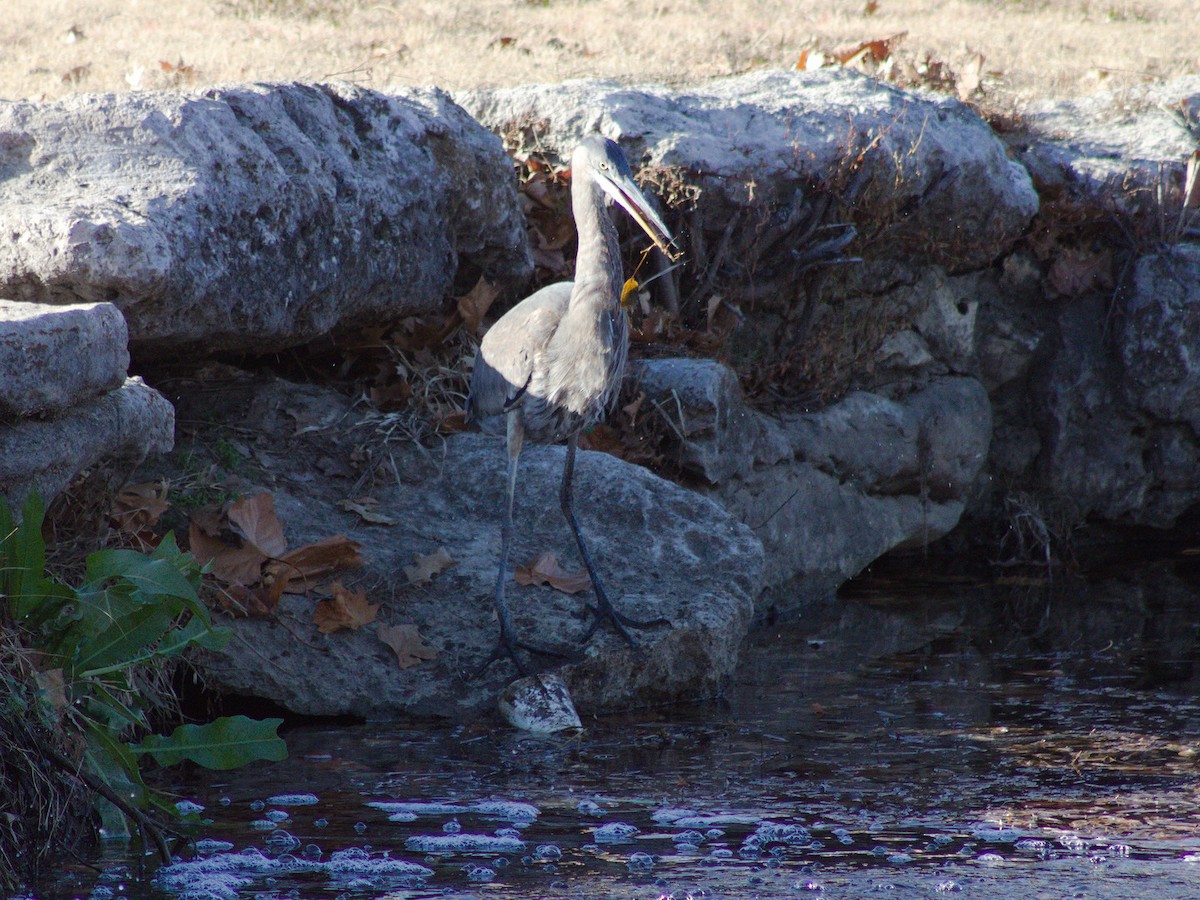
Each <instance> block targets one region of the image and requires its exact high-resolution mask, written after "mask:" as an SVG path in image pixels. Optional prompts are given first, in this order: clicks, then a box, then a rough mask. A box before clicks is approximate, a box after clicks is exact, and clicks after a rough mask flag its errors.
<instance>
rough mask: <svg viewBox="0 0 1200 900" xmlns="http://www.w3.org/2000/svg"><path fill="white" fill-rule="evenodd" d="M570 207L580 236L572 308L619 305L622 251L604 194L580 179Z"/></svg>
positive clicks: (589, 182)
mask: <svg viewBox="0 0 1200 900" xmlns="http://www.w3.org/2000/svg"><path fill="white" fill-rule="evenodd" d="M571 204H572V206H573V207H574V214H575V229H576V231H577V232H578V235H579V250H578V251H577V253H576V256H575V289H574V290H573V291H572V293H571V304H572V305H576V304H577V303H589V304H598V305H600V306H603V307H608V306H616V305H619V304H620V302H621V248H620V244H619V243H618V241H617V228H616V226H615V225H614V224H613V221H612V216H611V215H610V213H609V211H608V206H607V203H606V202H605V195H604V191H602V190H601V189H600V188H599V187H598V186H597V185H596V184H595V182H593V181H592V180H591V179H590V178H581V179H579V180H578V181H575V182H573V183H572V185H571Z"/></svg>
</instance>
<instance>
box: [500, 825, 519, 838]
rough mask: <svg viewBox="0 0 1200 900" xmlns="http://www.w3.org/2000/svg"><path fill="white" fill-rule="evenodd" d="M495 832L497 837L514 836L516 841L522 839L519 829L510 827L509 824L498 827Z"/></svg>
mask: <svg viewBox="0 0 1200 900" xmlns="http://www.w3.org/2000/svg"><path fill="white" fill-rule="evenodd" d="M495 834H496V837H502V838H512V839H513V840H514V841H519V840H520V839H521V832H519V831H517V829H515V828H508V827H507V826H506V827H504V828H497V829H496V831H495Z"/></svg>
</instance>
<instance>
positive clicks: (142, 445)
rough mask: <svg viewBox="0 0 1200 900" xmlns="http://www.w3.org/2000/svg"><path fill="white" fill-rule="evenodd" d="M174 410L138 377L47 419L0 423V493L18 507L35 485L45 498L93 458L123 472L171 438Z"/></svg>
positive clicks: (165, 448) (170, 443)
mask: <svg viewBox="0 0 1200 900" xmlns="http://www.w3.org/2000/svg"><path fill="white" fill-rule="evenodd" d="M174 428H175V411H174V409H173V408H172V407H171V404H170V403H168V402H167V401H166V400H165V399H164V398H163V396H162V395H161V394H160V393H158V391H156V390H154V389H152V388H150V387H147V386H146V384H145V383H143V382H142V380H141V379H140V378H129V379H126V380H125V381H124V383H123V384H122V385H121V387H119V388H118V389H117V390H115V391H109V392H108V393H106V394H102V395H101V396H99V397H97V398H94V399H90V400H85V401H83V402H81V403H78V404H76V405H75V406H72V407H71V408H70V409H68V410H66V411H64V412H62V413H60V414H59V415H58V416H57V417H55V418H53V419H19V420H16V421H14V422H9V423H6V424H0V496H2V497H4V498H5V499H6V500H8V503H9V505H10V506H12V507H15V508H19V507H20V506H21V504H22V503H23V502H24V499H25V496H26V495H27V494H28V492H29V491H30V490H31V489H33V488H36V489H37V491H38V493H39V494H40V495H41V497H42V499H43V500H44V501H46V502H49V500H50V499H51V498H53V497H54V496H55V495H57V494H58V493H59V492H60V491H61V490H62V489H63V488H65V487H66V486H67V485H68V484H70V482H71V481H72V479H74V478H75V476H76V475H78V474H79V473H80V472H82V471H83V470H84V469H87V468H89V467H91V466H93V465H96V464H97V463H105V464H107V465H109V466H112V467H114V468H115V469H116V470H117V474H118V475H123V474H127V473H128V471H129V470H131V469H132V468H133V467H134V466H136V465H137V464H138V463H140V462H141V461H142V460H143V459H144V458H145V457H146V456H147V455H148V454H150V453H165V452H167V451H168V450H170V449H171V447H172V446H173V445H174V440H175V431H174Z"/></svg>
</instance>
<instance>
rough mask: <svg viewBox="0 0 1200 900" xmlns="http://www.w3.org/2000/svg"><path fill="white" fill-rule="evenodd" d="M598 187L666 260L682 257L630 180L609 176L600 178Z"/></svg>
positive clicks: (657, 216) (637, 188)
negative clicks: (627, 215)
mask: <svg viewBox="0 0 1200 900" xmlns="http://www.w3.org/2000/svg"><path fill="white" fill-rule="evenodd" d="M600 185H601V187H603V188H604V190H605V192H606V193H608V195H609V196H610V197H612V198H613V199H614V200H616V201H617V202H618V203H620V204H621V206H622V207H624V209H625V212H627V213H629V215H630V216H631V217H632V218H633V221H635V222H637V223H638V225H640V226H641V228H642V231H644V232H646V234H647V235H649V237H650V240H652V241H654V245H655V246H656V247H658V249H659V250H661V251H662V252H663V253H665V254H666V256H667V258H668V259H670V260H671V261H674V260H676V259H678V258H679V257H680V256H681V255H682V254H681V253H680V252H679V251H678V250H676V249H675V247H674V246H672V245H673V244H674V242H675V239H674V238H673V237H671V232H670V230H669V229H668V228H667V226H666V224H665V223H664V222H663V220H662V219H661V218H659V215H658V213H656V212H655V211H654V208H653V207H652V206H651V205H650V203H649V201H648V200H647V199H646V195H645V194H643V193H642V191H641V189H640V188H639V187H638V186H637V185H636V184H634V183H633V181H632V180H631V179H629V178H626V177H624V176H618V177H616V178H613V177H611V176H609V177H605V178H601V179H600Z"/></svg>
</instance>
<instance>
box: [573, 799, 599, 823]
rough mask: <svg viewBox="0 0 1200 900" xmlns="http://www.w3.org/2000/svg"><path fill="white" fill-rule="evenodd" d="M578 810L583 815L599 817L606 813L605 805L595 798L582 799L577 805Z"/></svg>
mask: <svg viewBox="0 0 1200 900" xmlns="http://www.w3.org/2000/svg"><path fill="white" fill-rule="evenodd" d="M575 810H576V812H578V813H579V814H580V815H583V816H592V817H593V818H596V819H599V818H601V817H603V816H604V815H605V812H604V809H603V807H601V806H600V804H599V803H596V802H595V801H594V800H580V801H579V805H578V806H576V807H575Z"/></svg>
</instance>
